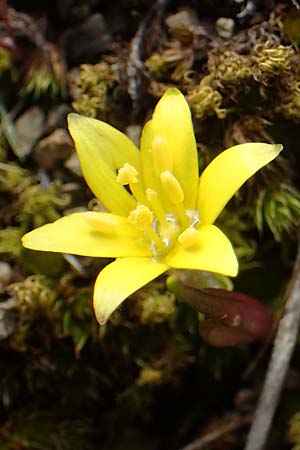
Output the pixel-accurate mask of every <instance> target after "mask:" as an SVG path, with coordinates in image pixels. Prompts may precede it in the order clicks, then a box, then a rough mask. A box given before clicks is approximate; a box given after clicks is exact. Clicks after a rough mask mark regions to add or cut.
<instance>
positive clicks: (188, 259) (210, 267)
mask: <svg viewBox="0 0 300 450" xmlns="http://www.w3.org/2000/svg"><path fill="white" fill-rule="evenodd" d="M193 241H194V242H195V243H194V245H192V246H190V247H189V246H183V245H180V243H178V244H177V245H176V247H175V248H174V250H173V251H172V252H170V253H169V255H167V256H166V257H165V258H164V260H163V262H164V263H166V264H168V265H169V266H170V267H174V268H177V269H195V270H207V271H208V272H217V273H221V274H223V275H229V276H231V277H234V276H236V275H237V272H238V262H237V259H236V256H235V253H234V250H233V248H232V245H231V243H230V241H229V240H228V239H227V237H226V236H225V234H224V233H222V231H221V230H219V228H217V227H216V226H214V225H204V226H201V227H199V229H198V235H197V241H196V236H193Z"/></svg>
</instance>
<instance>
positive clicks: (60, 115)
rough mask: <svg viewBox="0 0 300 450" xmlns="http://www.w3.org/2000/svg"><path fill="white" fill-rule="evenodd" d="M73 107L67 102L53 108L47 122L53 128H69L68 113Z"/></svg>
mask: <svg viewBox="0 0 300 450" xmlns="http://www.w3.org/2000/svg"><path fill="white" fill-rule="evenodd" d="M72 111H73V109H72V108H71V107H70V106H69V105H68V104H67V103H61V104H60V105H57V106H55V107H54V108H52V109H51V110H50V112H49V114H48V117H47V121H46V124H47V126H48V127H49V128H50V129H53V128H67V115H68V114H69V113H70V112H72Z"/></svg>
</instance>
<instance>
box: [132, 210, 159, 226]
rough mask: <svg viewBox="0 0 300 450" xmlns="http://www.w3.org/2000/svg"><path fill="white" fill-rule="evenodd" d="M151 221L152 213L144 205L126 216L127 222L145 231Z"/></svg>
mask: <svg viewBox="0 0 300 450" xmlns="http://www.w3.org/2000/svg"><path fill="white" fill-rule="evenodd" d="M153 219H154V214H153V212H152V211H151V210H150V209H149V208H148V206H145V205H138V206H137V207H136V209H134V210H133V211H131V212H130V214H129V216H128V222H129V223H131V225H135V226H136V227H137V228H140V229H145V228H147V227H148V226H149V225H151V223H152V222H153Z"/></svg>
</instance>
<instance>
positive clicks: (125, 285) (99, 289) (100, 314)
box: [94, 258, 168, 324]
mask: <svg viewBox="0 0 300 450" xmlns="http://www.w3.org/2000/svg"><path fill="white" fill-rule="evenodd" d="M167 269H168V266H167V265H165V264H161V263H157V262H154V261H153V260H152V259H150V258H121V259H117V260H116V261H114V262H112V263H111V264H109V265H108V266H106V267H105V268H104V269H103V270H102V271H101V272H100V274H99V275H98V278H97V280H96V284H95V290H94V309H95V314H96V317H97V320H98V322H99V323H100V324H104V323H105V322H106V321H107V319H108V317H109V316H110V315H111V313H112V312H113V311H114V310H115V309H116V308H117V307H118V306H119V305H120V303H122V302H123V300H125V299H126V298H127V297H128V296H129V295H131V294H132V293H133V292H135V291H137V290H138V289H140V288H141V287H142V286H144V285H145V284H147V283H149V281H151V280H153V279H154V278H156V277H158V276H159V275H161V274H162V273H163V272H165V271H166V270H167Z"/></svg>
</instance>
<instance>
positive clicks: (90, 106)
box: [71, 61, 118, 119]
mask: <svg viewBox="0 0 300 450" xmlns="http://www.w3.org/2000/svg"><path fill="white" fill-rule="evenodd" d="M117 78H118V77H117V74H116V71H115V70H114V67H113V65H112V64H109V63H108V62H106V61H101V62H100V63H98V64H95V65H91V64H82V65H81V66H80V73H79V76H77V77H76V78H75V79H74V80H73V81H71V92H72V95H73V98H74V101H73V103H72V106H73V108H74V109H75V110H76V111H77V112H78V113H79V114H84V115H85V116H88V117H94V118H98V119H103V118H105V116H106V110H107V100H108V91H109V89H110V88H111V87H112V86H113V85H114V84H115V82H116V81H117Z"/></svg>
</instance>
